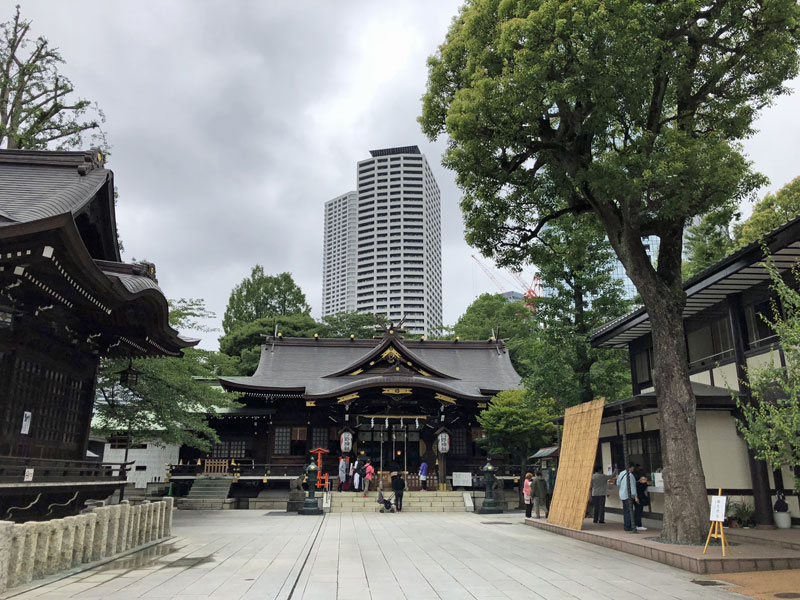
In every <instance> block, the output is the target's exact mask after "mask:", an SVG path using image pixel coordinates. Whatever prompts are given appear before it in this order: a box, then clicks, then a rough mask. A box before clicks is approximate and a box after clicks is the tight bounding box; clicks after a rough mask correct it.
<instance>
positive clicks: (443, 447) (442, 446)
mask: <svg viewBox="0 0 800 600" xmlns="http://www.w3.org/2000/svg"><path fill="white" fill-rule="evenodd" d="M437 443H438V448H439V452H440V453H442V454H447V453H448V452H450V434H449V433H447V432H446V431H443V432H441V433H440V434H439V437H438V438H437Z"/></svg>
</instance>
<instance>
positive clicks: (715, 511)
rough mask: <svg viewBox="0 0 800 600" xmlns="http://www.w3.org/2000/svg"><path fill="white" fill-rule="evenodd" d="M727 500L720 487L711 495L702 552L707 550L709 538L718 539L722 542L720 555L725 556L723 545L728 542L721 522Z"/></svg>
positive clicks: (723, 518) (723, 517)
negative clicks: (708, 524) (706, 532)
mask: <svg viewBox="0 0 800 600" xmlns="http://www.w3.org/2000/svg"><path fill="white" fill-rule="evenodd" d="M727 500H728V497H727V496H723V495H722V488H718V489H717V495H716V496H712V497H711V517H710V518H709V520H710V521H711V527H710V529H709V530H708V537H707V538H706V545H705V547H704V548H703V554H705V553H706V550H708V543H709V542H710V541H711V538H715V539H718V540H719V541H720V543H721V544H722V556H725V547H726V546H727V545H728V542H727V541H725V532H724V531H723V529H722V522H723V521H724V520H725V504H726V502H727Z"/></svg>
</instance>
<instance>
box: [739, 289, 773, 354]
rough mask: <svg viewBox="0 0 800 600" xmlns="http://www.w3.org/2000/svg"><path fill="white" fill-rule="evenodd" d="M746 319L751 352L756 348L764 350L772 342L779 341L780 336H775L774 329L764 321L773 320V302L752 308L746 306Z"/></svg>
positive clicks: (755, 305) (766, 302) (748, 345)
mask: <svg viewBox="0 0 800 600" xmlns="http://www.w3.org/2000/svg"><path fill="white" fill-rule="evenodd" d="M744 317H745V321H746V323H747V347H748V349H750V350H755V349H756V348H763V347H764V346H768V345H769V344H771V343H772V342H775V341H777V339H778V336H777V335H775V331H773V329H772V327H770V325H769V323H767V322H766V321H765V320H764V319H765V318H766V319H768V320H769V321H772V320H773V318H774V317H773V311H772V306H771V302H770V301H769V300H765V301H764V302H759V303H758V304H754V305H751V306H746V307H745V309H744Z"/></svg>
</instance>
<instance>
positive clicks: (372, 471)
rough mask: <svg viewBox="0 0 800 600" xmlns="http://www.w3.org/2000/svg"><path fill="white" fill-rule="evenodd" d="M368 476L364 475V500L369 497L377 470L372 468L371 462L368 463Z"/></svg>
mask: <svg viewBox="0 0 800 600" xmlns="http://www.w3.org/2000/svg"><path fill="white" fill-rule="evenodd" d="M366 471H367V472H366V475H364V498H366V497H367V492H369V484H370V483H372V478H373V477H374V476H375V468H374V467H373V466H372V462H371V461H369V460H368V461H367V466H366Z"/></svg>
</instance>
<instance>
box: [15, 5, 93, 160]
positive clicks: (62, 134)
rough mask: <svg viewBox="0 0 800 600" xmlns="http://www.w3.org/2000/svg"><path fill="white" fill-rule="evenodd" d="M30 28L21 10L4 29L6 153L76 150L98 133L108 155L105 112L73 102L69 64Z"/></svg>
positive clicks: (86, 103) (84, 102)
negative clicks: (66, 68) (89, 133)
mask: <svg viewBox="0 0 800 600" xmlns="http://www.w3.org/2000/svg"><path fill="white" fill-rule="evenodd" d="M30 26H31V22H30V21H26V20H24V19H22V18H21V17H20V8H19V5H17V9H16V13H15V14H14V17H13V18H12V19H11V20H10V21H6V22H5V23H0V147H2V146H3V144H4V143H5V147H6V148H8V149H10V150H11V149H15V148H23V149H33V150H41V149H45V148H47V147H48V146H49V145H50V144H51V143H55V145H56V148H57V149H59V150H62V149H67V148H76V147H81V146H83V145H84V139H83V134H84V132H86V131H89V130H95V131H97V132H99V136H97V139H96V140H94V141H95V143H98V145H100V146H101V147H102V148H103V150H104V151H106V150H107V147H106V144H105V140H104V139H103V135H102V132H101V131H100V123H103V122H105V116H104V115H103V113H102V111H101V110H100V109H99V108H98V107H97V105H96V104H93V103H91V102H90V101H88V100H85V99H80V98H79V99H73V98H70V96H71V95H72V94H73V92H74V88H73V87H72V83H71V82H70V80H69V79H67V78H66V77H64V75H62V74H61V73H59V67H60V66H61V65H62V64H64V59H63V58H62V57H61V54H60V53H59V52H58V49H56V48H52V47H50V44H49V42H48V41H47V40H46V39H45V38H43V37H38V38H36V39H35V40H34V39H31V37H30Z"/></svg>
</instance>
